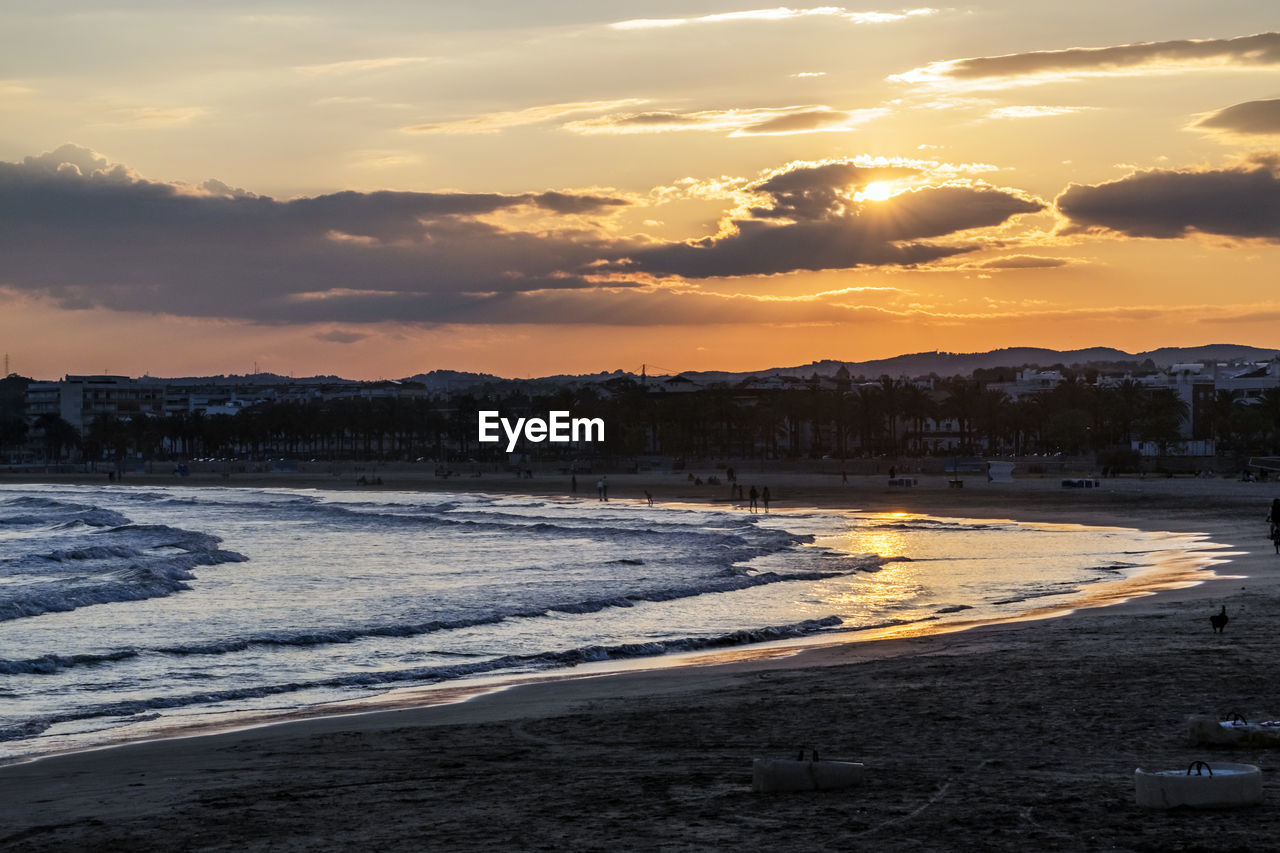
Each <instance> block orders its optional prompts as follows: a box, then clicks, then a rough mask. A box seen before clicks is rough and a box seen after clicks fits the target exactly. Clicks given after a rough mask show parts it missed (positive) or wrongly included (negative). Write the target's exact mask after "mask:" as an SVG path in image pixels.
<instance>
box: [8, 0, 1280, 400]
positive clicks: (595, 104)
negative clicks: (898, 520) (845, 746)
mask: <svg viewBox="0 0 1280 853" xmlns="http://www.w3.org/2000/svg"><path fill="white" fill-rule="evenodd" d="M1275 11H1276V9H1275V2H1274V0H1221V2H1216V3H1212V4H1211V3H1205V2H1201V0H1195V2H1190V0H1150V1H1149V2H1145V1H1144V2H1131V0H1109V2H1105V3H1104V2H1100V0H1075V2H1072V3H1069V4H1059V3H1052V4H1050V3H1026V2H1025V0H1019V2H1012V0H986V1H985V2H976V3H966V4H960V5H946V6H943V5H938V6H925V5H919V6H893V5H856V6H853V5H851V6H805V5H796V6H769V5H765V4H764V3H762V2H761V0H682V2H673V0H655V2H631V0H618V1H617V2H599V0H596V2H587V1H586V0H523V2H519V3H517V2H497V0H468V2H432V0H425V1H424V0H413V1H412V2H408V1H407V0H406V2H376V0H374V1H373V2H366V3H362V4H352V3H349V2H341V3H339V2H336V0H334V2H320V1H319V0H310V2H302V0H296V2H281V0H275V2H273V0H266V2H261V0H255V2H252V3H249V2H240V0H226V1H225V2H220V3H216V4H214V3H187V2H181V0H164V1H163V2H162V0H134V2H119V1H118V0H117V1H116V2H91V3H90V2H59V0H51V1H50V2H44V3H40V4H34V3H26V2H21V3H19V2H11V1H10V0H0V341H2V345H3V349H4V351H5V352H6V353H7V355H8V358H9V364H10V369H11V370H13V371H15V372H19V373H21V374H23V375H27V376H34V377H38V378H44V379H50V378H58V377H60V376H61V375H63V374H66V373H120V374H127V375H142V374H150V375H153V376H181V375H193V374H220V373H225V374H233V373H248V372H251V371H253V370H254V369H257V370H261V371H271V372H275V373H279V374H292V375H299V376H302V375H313V374H337V375H342V376H346V377H350V378H359V379H379V378H396V377H405V376H410V375H412V374H415V373H419V372H425V371H429V370H432V369H453V370H469V371H483V372H489V373H495V374H498V375H501V376H509V377H521V376H538V375H548V374H556V373H594V372H598V371H605V370H610V371H611V370H616V369H622V370H636V371H638V370H639V369H640V367H641V365H647V366H648V367H647V369H648V370H649V372H650V373H662V372H676V371H682V370H734V371H747V370H761V369H765V368H768V367H771V366H782V365H795V364H805V363H808V362H810V361H814V360H819V359H839V360H845V361H862V360H868V359H875V358H884V357H888V356H892V355H897V354H900V353H907V352H920V351H929V350H944V351H953V352H977V351H985V350H990V349H995V348H1000V347H1012V346H1043V347H1054V348H1059V349H1071V348H1078V347H1087V346H1112V347H1117V348H1120V349H1123V350H1126V351H1129V352H1139V351H1142V350H1146V349H1153V348H1155V347H1160V346H1196V345H1201V344H1208V343H1240V344H1250V345H1254V346H1259V347H1269V348H1270V347H1275V348H1280V288H1278V287H1277V284H1278V283H1280V276H1278V275H1277V274H1278V273H1280V18H1277V16H1276V14H1275Z"/></svg>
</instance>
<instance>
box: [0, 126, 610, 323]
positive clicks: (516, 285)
mask: <svg viewBox="0 0 1280 853" xmlns="http://www.w3.org/2000/svg"><path fill="white" fill-rule="evenodd" d="M626 204H629V202H628V201H627V200H625V199H622V198H619V197H612V196H608V195H605V194H584V195H578V194H573V193H564V192H544V193H527V194H521V195H500V194H473V193H407V192H372V193H357V192H342V193H334V194H331V195H324V196H316V197H312V198H299V199H293V200H285V201H278V200H276V199H272V198H269V197H266V196H256V195H253V194H252V193H246V192H245V191H243V190H234V189H232V188H229V187H226V186H225V185H223V184H220V183H218V182H208V183H206V184H204V185H203V186H202V187H200V188H192V187H185V186H181V185H175V184H166V183H160V182H154V181H148V180H145V179H143V178H140V177H138V176H137V175H134V174H133V173H131V172H129V170H127V169H125V168H124V167H121V166H112V165H109V164H108V163H107V161H106V160H105V159H104V158H102V157H100V156H98V155H96V154H94V153H93V152H91V151H88V150H86V149H83V148H78V147H76V146H64V147H63V148H61V149H59V150H58V151H55V152H51V153H49V154H45V155H42V156H40V157H31V158H27V159H26V160H24V161H23V162H22V163H20V164H15V163H0V284H4V285H7V286H9V287H11V288H14V289H17V290H24V291H28V292H33V291H34V292H39V293H44V294H47V295H51V296H53V297H55V298H57V299H58V300H60V301H61V302H62V303H63V304H64V305H67V306H74V307H90V306H104V307H109V308H115V309H122V310H135V311H136V310H145V311H154V312H161V313H172V314H179V315H193V316H220V317H237V318H248V319H255V320H262V321H267V322H287V321H289V320H291V319H293V318H295V317H298V316H301V315H304V314H305V315H307V316H308V317H309V318H310V319H316V320H342V319H345V317H344V316H343V315H342V314H341V313H338V312H336V311H333V310H326V307H325V306H327V305H336V304H337V303H336V302H331V301H329V300H327V299H325V298H321V297H317V296H315V294H325V293H329V292H343V293H362V294H365V295H366V296H365V298H364V299H363V300H362V304H363V306H364V307H363V309H361V311H360V312H359V313H360V319H361V320H377V319H403V320H411V321H416V320H422V321H429V320H431V319H433V318H434V316H435V315H434V313H433V312H432V311H431V309H430V306H431V299H432V298H434V297H436V296H439V295H442V294H450V293H458V292H500V291H504V290H506V291H511V290H528V289H549V288H550V289H564V288H573V287H592V286H593V285H592V284H591V282H589V281H587V280H586V279H584V278H583V277H582V276H581V275H577V274H574V272H573V271H575V270H580V269H583V268H585V267H586V265H588V264H590V263H591V262H593V261H595V260H596V259H597V258H599V257H601V256H602V255H605V256H607V255H609V253H610V252H613V251H616V247H617V241H605V240H603V239H601V238H600V237H599V236H598V234H596V233H595V232H589V231H584V230H578V231H573V230H572V228H573V223H572V221H568V220H567V221H565V222H564V223H563V224H562V225H563V227H562V228H560V229H558V231H557V236H546V235H540V234H537V233H532V232H523V231H515V230H506V229H503V228H501V227H499V226H497V225H494V224H491V223H488V222H484V221H480V220H478V219H476V218H475V217H477V216H480V215H484V214H494V213H500V212H502V211H508V210H510V211H515V212H522V211H529V210H537V211H543V212H545V213H547V214H549V215H563V214H590V213H597V212H602V211H608V210H612V209H616V208H617V207H619V206H622V205H626ZM566 271H567V272H566ZM375 293H376V294H388V293H390V294H409V295H416V296H422V297H424V298H423V300H422V301H420V302H416V301H415V302H413V304H414V305H417V306H418V309H419V313H418V314H416V315H412V316H405V315H401V314H394V313H385V311H384V308H385V306H386V305H387V304H389V303H388V302H387V301H386V300H385V299H379V298H376V297H375V296H373V295H371V294H375ZM411 301H412V300H411ZM379 312H383V313H382V315H381V316H379Z"/></svg>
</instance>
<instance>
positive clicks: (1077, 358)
mask: <svg viewBox="0 0 1280 853" xmlns="http://www.w3.org/2000/svg"><path fill="white" fill-rule="evenodd" d="M1277 355H1280V350H1273V349H1259V348H1257V347H1249V346H1241V345H1239V344H1210V345H1208V346H1201V347H1161V348H1160V349H1155V350H1151V351H1149V352H1137V353H1129V352H1125V351H1124V350H1118V349H1114V348H1112V347H1089V348H1088V349H1076V350H1054V349H1044V348H1041V347H1010V348H1008V349H998V350H991V351H990V352H974V353H958V352H918V353H911V354H909V355H898V356H894V357H893V358H882V359H876V360H873V361H834V360H831V359H824V360H822V361H815V362H811V363H809V364H806V365H801V366H797V367H777V368H771V369H768V370H755V371H749V372H745V373H730V372H725V371H702V372H692V371H690V372H686V373H685V374H684V375H685V376H687V377H689V378H690V379H693V380H695V381H698V382H733V381H737V380H739V379H743V378H745V377H747V376H801V377H804V376H812V375H813V374H815V373H817V374H818V375H819V376H831V375H833V374H835V373H836V372H837V371H838V370H839V369H840V368H841V367H844V368H846V369H848V371H849V374H850V375H851V376H867V377H878V376H893V377H899V376H928V375H929V374H931V373H933V374H937V375H938V376H944V377H945V376H968V375H969V374H971V373H973V371H975V370H978V369H980V368H981V369H988V368H992V367H1022V366H1024V365H1038V366H1040V367H1049V366H1051V365H1055V364H1061V365H1064V366H1066V367H1072V366H1083V365H1085V364H1088V363H1090V362H1103V363H1116V362H1133V363H1135V364H1141V363H1143V362H1145V361H1147V360H1148V359H1150V360H1151V362H1152V363H1153V364H1154V365H1155V366H1156V367H1161V368H1163V367H1169V366H1170V365H1173V364H1186V363H1193V362H1201V363H1217V362H1240V361H1248V362H1253V361H1268V360H1270V359H1272V358H1274V357H1276V356H1277Z"/></svg>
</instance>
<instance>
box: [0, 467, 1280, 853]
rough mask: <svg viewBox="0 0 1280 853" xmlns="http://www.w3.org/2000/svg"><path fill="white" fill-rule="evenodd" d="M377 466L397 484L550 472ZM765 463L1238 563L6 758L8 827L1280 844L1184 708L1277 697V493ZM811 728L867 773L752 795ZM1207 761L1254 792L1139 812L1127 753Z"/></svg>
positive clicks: (646, 479)
mask: <svg viewBox="0 0 1280 853" xmlns="http://www.w3.org/2000/svg"><path fill="white" fill-rule="evenodd" d="M383 476H384V482H385V486H383V488H385V489H392V488H418V487H422V488H441V487H443V488H459V489H484V490H488V491H498V490H509V491H517V490H522V491H530V492H534V491H537V492H548V491H551V492H554V491H563V490H564V489H563V487H564V485H565V484H559V483H558V481H555V480H551V479H535V480H533V481H517V480H515V479H511V478H507V479H502V478H492V477H486V478H482V479H480V480H469V479H467V478H464V479H461V480H454V481H448V482H443V481H438V480H431V479H428V480H420V481H419V480H414V479H412V478H410V477H409V476H408V475H403V476H394V475H392V474H390V473H388V474H384V475H383ZM561 479H566V478H561ZM579 479H580V489H581V488H583V487H585V486H586V485H587V484H586V483H585V482H582V481H583V480H586V479H587V478H579ZM590 479H591V483H592V484H594V478H590ZM747 479H748V478H747V477H746V476H744V477H743V482H747ZM755 479H756V480H757V482H759V483H760V484H761V485H769V486H770V488H771V490H772V491H773V493H774V495H775V497H776V499H777V500H778V502H779V505H780V506H782V507H786V506H802V505H825V506H838V507H850V508H858V509H866V510H902V511H915V512H927V513H932V514H936V515H951V516H960V517H970V518H984V517H985V518H992V517H1000V518H1018V519H1026V520H1052V521H1076V522H1081V523H1093V524H1108V525H1117V526H1130V527H1139V528H1143V529H1149V530H1174V531H1199V532H1204V533H1207V534H1209V535H1210V537H1211V538H1212V539H1213V541H1216V542H1220V543H1224V544H1228V545H1230V546H1232V547H1233V550H1234V551H1235V552H1236V556H1233V557H1232V558H1231V562H1230V563H1228V564H1225V565H1223V566H1220V567H1219V569H1218V570H1219V572H1220V573H1228V574H1231V575H1237V576H1240V577H1235V578H1229V579H1219V580H1214V581H1211V582H1209V583H1205V584H1202V585H1199V586H1195V587H1192V588H1187V589H1180V590H1174V591H1168V592H1162V593H1160V594H1158V595H1155V596H1150V597H1145V598H1140V599H1135V600H1132V601H1129V602H1127V603H1124V604H1121V605H1118V606H1112V607H1105V608H1091V609H1085V610H1079V611H1077V612H1075V613H1073V614H1071V615H1069V616H1066V617H1063V618H1055V619H1047V620H1039V621H1029V622H1019V623H1013V624H1006V625H995V626H985V627H980V628H976V629H973V630H969V631H964V632H959V633H947V634H935V635H928V636H917V637H908V638H898V639H888V640H878V641H875V642H849V643H844V644H841V645H838V646H832V647H826V648H821V649H816V650H811V651H806V652H803V653H801V654H798V655H794V656H781V657H779V656H775V657H770V658H764V659H758V660H738V661H736V662H732V663H720V664H718V665H714V666H712V665H698V666H685V667H679V668H665V669H658V670H647V671H640V672H631V673H626V674H620V675H611V676H607V677H599V678H567V679H554V680H548V681H544V682H539V683H534V684H529V685H525V686H521V687H516V688H513V689H510V690H505V691H502V692H497V693H491V694H486V695H483V696H480V697H478V698H474V699H471V700H470V701H466V702H462V703H454V704H448V705H439V706H434V707H415V708H411V709H407V710H400V711H386V712H381V713H372V714H361V715H353V716H340V717H326V718H321V719H313V720H307V721H303V722H296V723H288V724H280V725H273V726H266V727H261V728H256V729H249V730H242V731H236V732H229V733H222V734H212V735H205V736H201V737H193V738H184V739H172V740H165V741H158V742H153V743H145V744H136V745H131V746H125V747H117V748H113V749H107V750H99V751H94V752H85V753H78V754H73V755H67V756H59V757H55V758H49V759H44V760H41V761H37V762H33V763H28V764H20V765H12V766H9V767H3V768H0V849H5V850H49V851H53V850H57V851H70V850H228V851H232V850H234V851H239V850H328V849H335V850H336V849H354V850H379V851H386V850H485V851H490V850H574V851H577V850H602V851H603V850H663V851H677V850H705V849H711V848H723V849H728V850H752V849H777V850H821V849H835V848H844V849H877V850H912V851H918V850H1010V851H1013V850H1017V851H1026V850H1050V849H1052V850H1094V849H1099V850H1113V849H1119V850H1149V851H1166V850H1214V851H1225V850H1275V849H1280V778H1277V776H1276V773H1275V770H1276V767H1277V761H1276V758H1277V756H1276V755H1274V754H1273V753H1270V752H1267V751H1262V750H1257V749H1233V750H1210V749H1206V748H1200V747H1191V746H1189V745H1188V744H1187V742H1186V735H1185V725H1184V721H1185V718H1186V717H1187V716H1188V715H1190V714H1196V713H1204V714H1212V715H1220V716H1226V715H1228V714H1230V713H1231V712H1232V711H1236V710H1239V711H1242V712H1244V713H1245V714H1246V715H1251V714H1256V713H1257V712H1259V711H1261V712H1268V716H1270V715H1276V716H1280V698H1278V697H1277V696H1276V683H1277V682H1276V678H1277V674H1278V673H1277V662H1276V637H1277V635H1280V587H1278V586H1277V584H1276V583H1275V580H1274V577H1280V571H1278V570H1280V557H1277V556H1275V555H1274V553H1273V549H1272V547H1271V544H1270V543H1269V542H1267V541H1266V539H1265V525H1264V523H1263V516H1264V515H1265V513H1266V510H1267V506H1268V504H1269V503H1270V500H1271V498H1272V497H1273V496H1276V495H1280V485H1272V484H1267V483H1239V482H1234V481H1228V480H1191V479H1180V480H1137V479H1121V480H1107V481H1105V485H1104V488H1103V489H1101V490H1099V491H1096V492H1084V491H1069V490H1063V489H1061V488H1060V487H1059V486H1058V483H1057V480H1055V479H1052V478H1046V479H1043V480H1022V481H1019V482H1017V483H1015V484H1012V485H995V484H992V485H988V484H986V483H983V482H976V481H975V480H976V479H981V478H968V479H967V480H966V485H965V488H962V489H951V488H947V486H946V482H945V480H943V479H941V478H930V477H922V478H921V483H920V486H919V487H918V488H916V489H901V490H891V489H889V488H888V487H887V486H886V485H885V481H884V479H883V478H869V477H868V478H863V477H856V478H851V483H850V484H849V485H848V486H842V485H841V484H840V482H839V477H838V476H836V477H833V476H823V475H783V474H762V475H758V476H756V477H755ZM193 480H194V482H193ZM610 480H611V495H613V496H618V497H623V496H626V497H630V496H637V495H639V494H640V493H641V490H643V489H645V488H648V489H650V490H651V491H653V492H654V493H655V495H657V496H658V497H659V498H660V499H663V500H670V499H681V500H708V499H712V498H719V497H723V496H724V495H727V487H705V486H704V487H702V488H701V489H698V488H696V487H694V486H692V485H689V484H687V482H685V481H683V480H681V479H680V478H672V477H665V478H664V477H660V476H657V475H654V476H643V475H640V476H636V477H610ZM313 481H314V482H313ZM0 482H4V480H3V479H0ZM95 482H96V481H95ZM134 482H142V483H148V482H149V483H168V482H172V481H171V480H170V479H169V478H136V479H135V480H134ZM186 482H187V483H189V484H191V485H203V484H209V485H213V484H218V482H219V481H217V480H209V481H207V482H201V481H200V480H199V479H198V478H192V480H188V481H186ZM233 484H242V485H273V484H274V485H297V486H304V487H305V486H332V485H335V482H334V481H333V480H332V479H330V478H324V477H307V476H299V477H293V478H288V477H285V478H279V477H278V478H274V479H268V478H263V479H254V478H251V477H249V476H245V477H236V478H234V479H233ZM557 486H558V488H557ZM1224 603H1225V604H1226V606H1227V608H1228V612H1229V613H1230V614H1231V622H1230V624H1229V625H1228V627H1227V629H1226V632H1225V633H1224V634H1222V635H1215V634H1213V633H1212V632H1211V630H1210V626H1209V621H1208V617H1209V615H1210V614H1211V613H1214V612H1217V610H1218V607H1219V606H1220V605H1221V604H1224ZM801 748H806V749H817V750H818V751H819V752H820V753H821V754H822V755H823V756H824V757H830V758H842V759H848V760H856V761H861V762H864V763H865V764H866V765H867V768H868V774H867V781H866V783H865V784H864V785H863V786H861V787H860V788H856V789H852V790H846V791H835V792H810V793H792V794H757V793H753V792H752V790H751V785H750V782H751V759H752V758H754V757H783V758H785V757H794V755H795V754H796V753H797V752H798V751H799V749H801ZM1195 759H1204V760H1206V761H1208V762H1209V763H1210V764H1212V763H1213V762H1215V761H1219V762H1221V761H1243V762H1247V763H1251V764H1256V765H1258V766H1260V767H1261V768H1262V769H1263V771H1264V780H1265V781H1264V785H1265V788H1266V800H1265V801H1264V804H1263V805H1261V806H1257V807H1253V808H1249V809H1244V810H1239V811H1227V812H1191V811H1182V812H1150V811H1145V810H1142V809H1139V808H1138V807H1137V806H1136V805H1135V804H1134V797H1133V780H1132V774H1133V771H1134V769H1135V768H1136V767H1139V766H1142V767H1146V768H1149V769H1169V768H1175V767H1184V766H1186V765H1187V764H1188V763H1189V762H1190V761H1192V760H1195Z"/></svg>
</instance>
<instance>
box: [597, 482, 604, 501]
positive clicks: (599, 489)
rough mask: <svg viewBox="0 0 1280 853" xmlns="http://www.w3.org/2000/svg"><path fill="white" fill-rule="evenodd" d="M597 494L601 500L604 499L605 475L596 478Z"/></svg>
mask: <svg viewBox="0 0 1280 853" xmlns="http://www.w3.org/2000/svg"><path fill="white" fill-rule="evenodd" d="M596 496H597V497H598V498H599V499H600V500H604V477H601V478H600V479H599V480H596Z"/></svg>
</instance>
